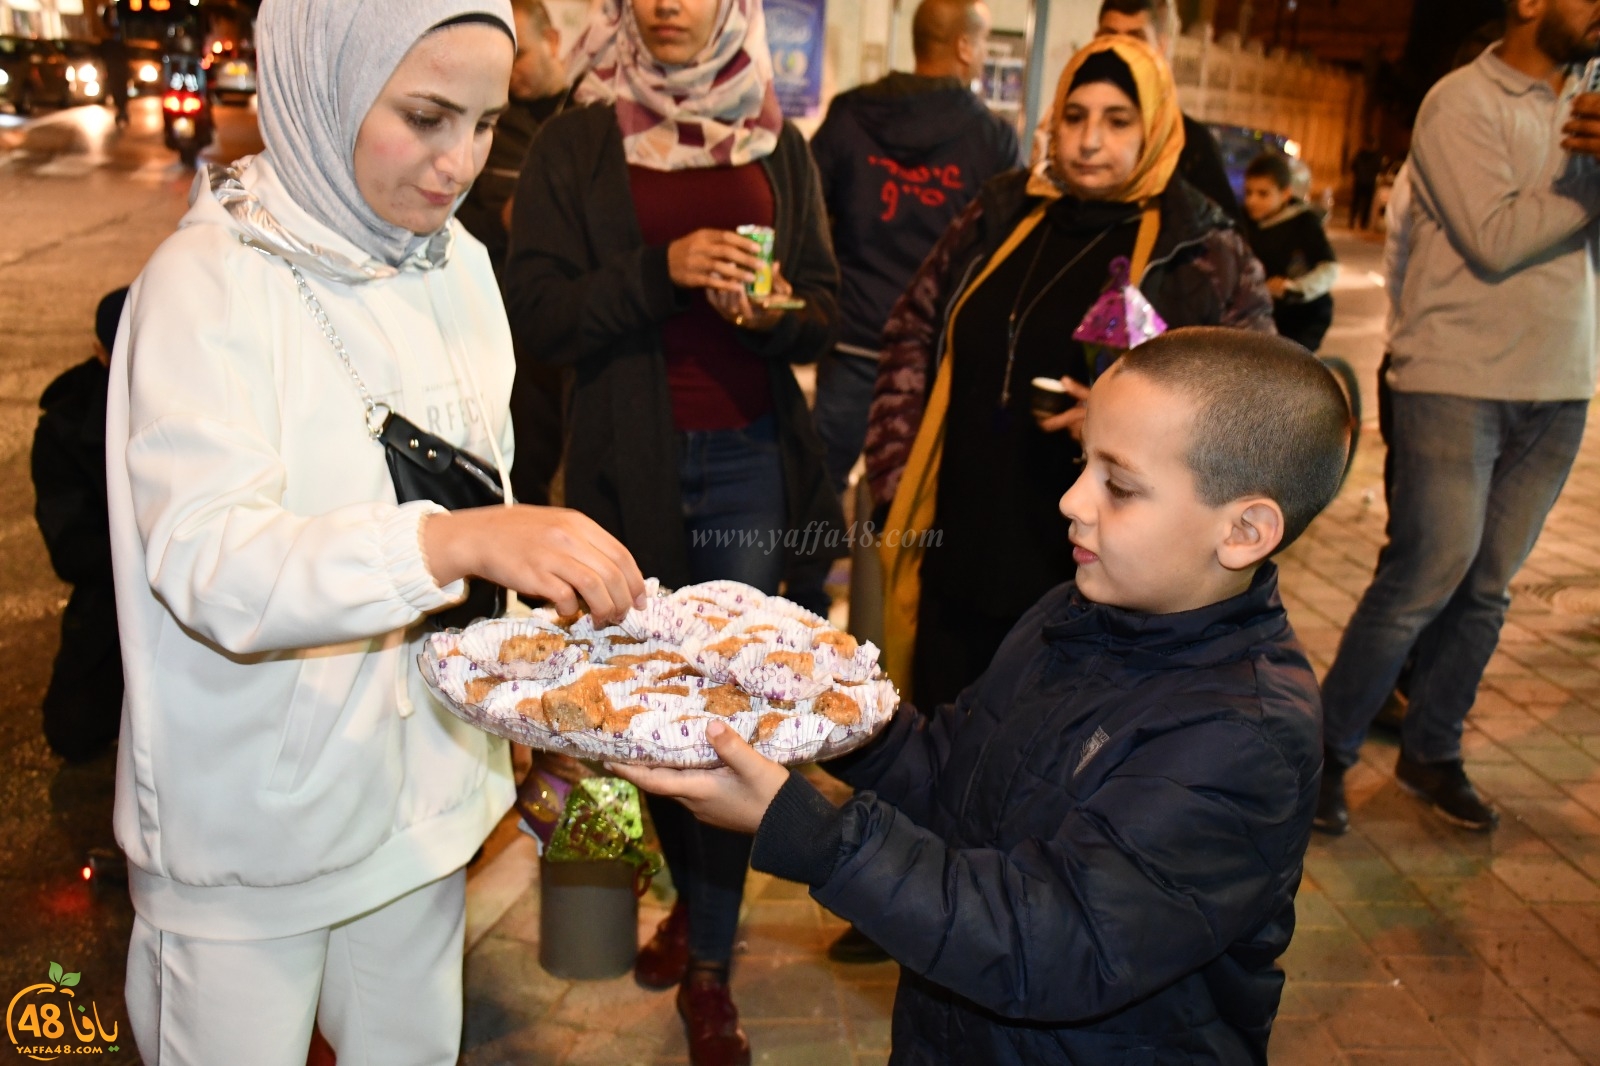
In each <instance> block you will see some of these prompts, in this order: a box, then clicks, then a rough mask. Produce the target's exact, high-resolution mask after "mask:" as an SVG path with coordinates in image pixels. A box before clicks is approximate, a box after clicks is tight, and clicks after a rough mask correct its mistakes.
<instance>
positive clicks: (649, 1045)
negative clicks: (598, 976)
mask: <svg viewBox="0 0 1600 1066" xmlns="http://www.w3.org/2000/svg"><path fill="white" fill-rule="evenodd" d="M685 1047H686V1045H685V1042H684V1038H683V1035H682V1034H681V1033H679V1034H675V1035H674V1037H673V1038H672V1039H671V1040H669V1041H662V1040H656V1039H650V1038H648V1037H641V1036H624V1035H621V1034H619V1033H607V1032H602V1031H599V1030H593V1029H591V1030H589V1031H587V1032H583V1033H579V1034H578V1036H577V1038H576V1039H574V1040H573V1042H572V1045H571V1046H570V1047H569V1048H568V1049H567V1053H566V1055H565V1056H563V1057H562V1059H561V1066H650V1064H651V1063H655V1062H659V1061H661V1059H662V1058H664V1057H666V1056H669V1055H674V1054H682V1053H683V1052H684V1049H685Z"/></svg>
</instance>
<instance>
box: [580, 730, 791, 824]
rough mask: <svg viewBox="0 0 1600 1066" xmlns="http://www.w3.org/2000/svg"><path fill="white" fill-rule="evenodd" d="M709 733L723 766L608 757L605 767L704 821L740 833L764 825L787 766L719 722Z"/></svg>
mask: <svg viewBox="0 0 1600 1066" xmlns="http://www.w3.org/2000/svg"><path fill="white" fill-rule="evenodd" d="M706 739H707V740H709V741H711V746H712V747H713V748H716V749H717V754H718V755H720V756H722V761H723V762H724V763H725V764H726V765H725V766H719V767H717V768H716V769H715V770H669V769H665V768H662V767H650V766H615V765H613V764H611V763H606V769H607V770H609V771H611V772H612V773H614V774H616V775H617V776H618V777H620V778H623V779H624V780H627V781H632V782H633V783H634V784H635V785H638V786H639V787H640V788H642V789H644V790H645V791H646V792H654V793H655V794H656V795H658V796H671V797H673V798H674V799H676V800H679V801H681V802H682V803H683V805H684V806H685V807H687V808H689V810H690V811H691V812H692V813H693V814H694V816H695V817H696V818H698V819H700V820H701V821H702V822H705V823H707V824H709V825H715V826H721V827H722V828H723V829H732V830H733V831H735V832H738V833H754V832H755V831H756V830H757V829H759V828H761V819H762V817H763V816H764V815H765V814H766V813H767V808H768V807H769V806H771V805H772V798H773V797H774V796H776V795H777V794H778V790H779V789H781V788H783V783H784V782H785V781H787V780H789V771H788V770H787V769H785V768H784V767H782V766H780V765H778V764H777V763H775V762H773V761H772V760H771V759H769V758H767V757H766V756H765V755H762V754H761V753H760V752H758V751H756V749H754V748H752V747H751V746H750V745H749V744H746V743H745V742H744V740H743V739H741V738H740V736H739V734H738V733H735V732H734V731H733V730H732V729H730V728H728V726H726V725H724V724H723V723H721V722H712V723H711V724H710V725H708V726H706Z"/></svg>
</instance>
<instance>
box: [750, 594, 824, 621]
mask: <svg viewBox="0 0 1600 1066" xmlns="http://www.w3.org/2000/svg"><path fill="white" fill-rule="evenodd" d="M762 609H763V610H765V611H766V612H767V613H768V614H775V615H778V616H779V617H781V618H788V619H791V620H792V621H795V622H799V623H800V624H801V625H804V626H805V627H806V628H808V629H811V628H815V627H817V626H825V625H828V620H827V619H826V618H824V617H822V616H821V615H820V614H817V613H816V612H814V611H808V610H806V609H805V608H804V607H802V606H800V605H799V604H798V603H795V602H794V601H793V600H786V599H784V598H783V597H782V596H768V597H767V602H766V603H764V604H762Z"/></svg>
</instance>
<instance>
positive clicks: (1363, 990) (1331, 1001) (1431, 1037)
mask: <svg viewBox="0 0 1600 1066" xmlns="http://www.w3.org/2000/svg"><path fill="white" fill-rule="evenodd" d="M1301 992H1302V993H1303V994H1304V995H1305V997H1306V999H1307V1000H1308V1001H1309V1002H1310V1003H1311V1004H1312V1006H1313V1007H1314V1008H1316V1010H1317V1012H1318V1016H1319V1017H1320V1018H1321V1020H1322V1022H1323V1024H1325V1025H1326V1026H1327V1027H1328V1032H1329V1033H1330V1034H1332V1036H1333V1039H1334V1042H1335V1043H1337V1044H1338V1045H1339V1047H1341V1048H1343V1049H1344V1050H1345V1051H1347V1052H1348V1051H1352V1050H1354V1049H1357V1048H1438V1047H1444V1046H1446V1045H1445V1042H1444V1038H1443V1037H1441V1036H1440V1035H1439V1033H1438V1031H1437V1030H1435V1029H1434V1027H1433V1025H1432V1024H1431V1023H1430V1021H1429V1018H1428V1014H1427V1012H1426V1011H1424V1010H1423V1009H1422V1007H1421V1006H1420V1005H1418V1003H1417V1000H1416V999H1415V998H1414V997H1413V996H1412V995H1411V992H1410V991H1409V990H1408V989H1407V988H1406V987H1405V986H1404V984H1403V983H1402V982H1400V981H1395V980H1391V981H1387V982H1384V983H1382V984H1361V985H1343V984H1308V985H1306V986H1305V987H1303V988H1302V989H1301Z"/></svg>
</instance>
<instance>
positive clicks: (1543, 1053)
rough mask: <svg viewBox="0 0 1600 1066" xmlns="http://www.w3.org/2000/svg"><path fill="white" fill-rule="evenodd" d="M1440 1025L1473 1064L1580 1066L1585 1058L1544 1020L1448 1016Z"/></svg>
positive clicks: (1441, 1029)
mask: <svg viewBox="0 0 1600 1066" xmlns="http://www.w3.org/2000/svg"><path fill="white" fill-rule="evenodd" d="M1437 1024H1438V1028H1439V1031H1440V1032H1441V1033H1443V1034H1444V1036H1445V1038H1446V1039H1447V1040H1449V1041H1450V1043H1451V1044H1452V1045H1454V1046H1455V1047H1456V1048H1457V1049H1458V1050H1459V1051H1460V1052H1461V1053H1462V1054H1463V1055H1464V1056H1465V1057H1466V1060H1467V1061H1468V1062H1470V1063H1472V1064H1473V1066H1508V1064H1512V1063H1514V1064H1515V1066H1579V1064H1581V1063H1582V1062H1583V1061H1584V1060H1583V1059H1580V1058H1579V1057H1578V1056H1577V1055H1576V1054H1574V1053H1573V1051H1572V1049H1571V1047H1570V1046H1569V1045H1568V1044H1567V1043H1566V1041H1565V1040H1563V1039H1562V1038H1561V1037H1560V1036H1559V1035H1557V1034H1556V1033H1553V1032H1551V1031H1550V1029H1548V1028H1547V1027H1546V1026H1545V1025H1544V1024H1543V1023H1542V1022H1538V1021H1535V1020H1532V1019H1525V1018H1492V1017H1479V1018H1447V1019H1442V1020H1440V1021H1439V1022H1438V1023H1437Z"/></svg>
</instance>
